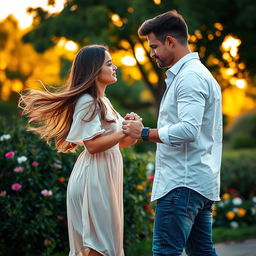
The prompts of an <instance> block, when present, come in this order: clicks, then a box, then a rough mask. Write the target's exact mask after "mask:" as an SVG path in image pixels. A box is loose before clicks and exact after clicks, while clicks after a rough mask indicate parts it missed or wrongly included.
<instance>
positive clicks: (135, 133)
mask: <svg viewBox="0 0 256 256" xmlns="http://www.w3.org/2000/svg"><path fill="white" fill-rule="evenodd" d="M124 119H125V121H123V125H122V128H123V133H124V134H126V135H128V136H130V137H132V138H134V139H140V138H141V131H142V128H143V127H144V126H143V124H142V118H141V117H140V116H139V115H137V114H136V113H134V112H131V113H129V114H126V116H125V117H124Z"/></svg>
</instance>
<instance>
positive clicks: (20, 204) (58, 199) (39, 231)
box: [0, 119, 74, 256]
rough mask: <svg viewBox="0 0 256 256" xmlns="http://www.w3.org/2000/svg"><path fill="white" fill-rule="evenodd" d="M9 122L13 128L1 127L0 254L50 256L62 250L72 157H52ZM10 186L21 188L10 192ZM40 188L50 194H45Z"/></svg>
mask: <svg viewBox="0 0 256 256" xmlns="http://www.w3.org/2000/svg"><path fill="white" fill-rule="evenodd" d="M13 121H14V122H13V124H15V125H12V126H10V125H7V124H6V123H5V122H4V121H3V120H1V123H0V130H1V138H2V139H1V140H2V141H1V142H0V143H1V147H0V163H1V178H0V179H1V187H0V190H1V197H0V203H1V207H0V216H1V217H0V218H1V220H2V224H1V230H0V233H1V234H0V237H1V238H0V254H1V255H28V256H29V255H39V253H40V255H51V254H52V252H53V251H55V250H65V249H66V250H67V246H68V239H67V232H66V209H65V208H66V205H65V194H66V185H67V181H68V176H69V173H70V170H71V169H72V165H73V162H74V155H64V154H59V153H57V152H56V151H55V150H53V149H51V148H50V147H49V146H47V145H46V144H45V143H44V142H43V141H41V140H39V139H38V137H37V136H35V135H33V134H31V133H29V132H25V131H24V128H23V126H22V123H21V122H20V120H16V119H15V120H13ZM2 133H3V134H5V135H10V139H4V138H3V134H2ZM7 138H8V137H7ZM8 152H9V157H8ZM10 152H13V153H10ZM6 154H7V155H6ZM12 154H13V156H11V155H12ZM14 184H16V187H17V188H18V185H17V184H19V185H20V186H21V188H20V189H18V190H14V189H15V187H13V186H15V185H14ZM44 190H47V191H48V192H49V191H51V192H49V195H48V196H44V195H43V194H42V191H44ZM51 193H52V195H50V194H51Z"/></svg>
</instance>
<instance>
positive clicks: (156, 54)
mask: <svg viewBox="0 0 256 256" xmlns="http://www.w3.org/2000/svg"><path fill="white" fill-rule="evenodd" d="M147 39H148V44H149V47H150V56H151V57H152V58H153V59H155V61H156V63H157V65H158V67H160V68H167V67H170V66H172V65H173V59H174V52H173V50H172V47H171V46H170V44H169V42H168V40H165V42H164V43H162V42H161V41H159V40H158V39H157V37H156V36H155V34H154V33H150V34H148V35H147Z"/></svg>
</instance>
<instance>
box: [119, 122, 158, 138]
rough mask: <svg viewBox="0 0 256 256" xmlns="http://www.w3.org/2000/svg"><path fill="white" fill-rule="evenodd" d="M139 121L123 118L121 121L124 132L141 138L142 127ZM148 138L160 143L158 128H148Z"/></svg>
mask: <svg viewBox="0 0 256 256" xmlns="http://www.w3.org/2000/svg"><path fill="white" fill-rule="evenodd" d="M143 127H144V126H143V124H142V122H141V121H132V120H125V121H123V126H122V128H123V132H124V134H126V135H128V136H131V137H132V138H134V139H141V132H142V129H143ZM148 140H149V141H152V142H157V143H162V141H161V140H160V138H159V135H158V129H149V136H148Z"/></svg>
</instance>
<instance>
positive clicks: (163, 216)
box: [153, 187, 217, 256]
mask: <svg viewBox="0 0 256 256" xmlns="http://www.w3.org/2000/svg"><path fill="white" fill-rule="evenodd" d="M212 204H213V202H212V201H210V200H209V199H207V198H205V197H203V196H202V195H201V194H199V193H197V192H195V191H194V190H192V189H189V188H186V187H179V188H175V189H173V190H171V191H170V192H169V193H168V194H166V195H165V196H163V197H162V198H160V199H158V201H157V206H156V216H155V222H154V234H153V255H154V256H162V255H168V256H180V255H181V254H182V252H183V249H184V248H185V249H186V253H187V255H189V256H217V254H216V252H215V249H214V247H213V243H212Z"/></svg>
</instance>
